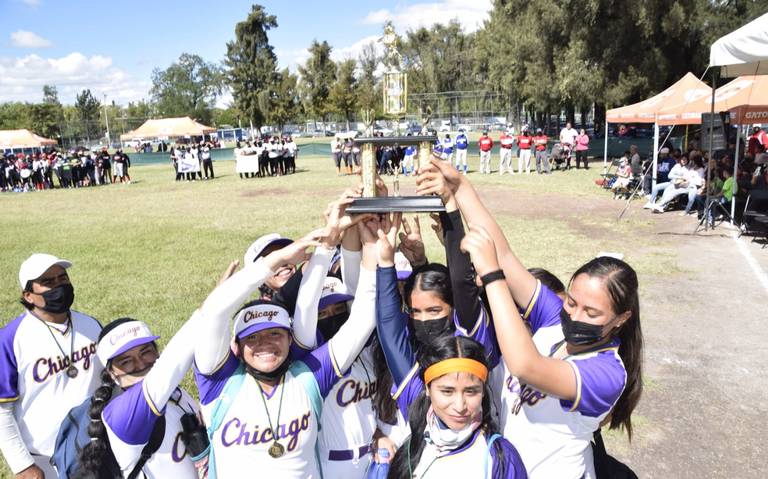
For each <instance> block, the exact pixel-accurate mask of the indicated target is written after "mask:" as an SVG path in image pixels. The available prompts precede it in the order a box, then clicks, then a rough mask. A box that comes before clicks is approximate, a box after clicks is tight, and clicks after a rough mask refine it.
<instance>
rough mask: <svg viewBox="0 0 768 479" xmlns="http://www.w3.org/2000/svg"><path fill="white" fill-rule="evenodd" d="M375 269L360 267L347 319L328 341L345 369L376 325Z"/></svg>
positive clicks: (358, 352) (336, 359)
mask: <svg viewBox="0 0 768 479" xmlns="http://www.w3.org/2000/svg"><path fill="white" fill-rule="evenodd" d="M375 314H376V271H368V270H367V269H365V268H361V269H360V284H358V286H357V291H356V293H355V300H354V301H353V302H352V310H351V311H350V312H349V319H347V321H346V322H345V323H344V325H342V326H341V328H339V331H338V332H337V333H336V334H335V335H334V336H333V337H332V338H331V340H330V341H329V345H328V347H329V350H330V352H331V354H332V355H333V359H334V360H335V361H336V364H337V365H338V366H339V371H346V370H347V369H349V367H350V366H351V365H352V362H353V361H354V360H355V358H356V357H357V356H358V355H359V354H360V351H362V350H363V346H365V343H366V342H367V341H368V337H369V336H370V335H371V333H372V332H373V329H374V328H375V326H376V316H375Z"/></svg>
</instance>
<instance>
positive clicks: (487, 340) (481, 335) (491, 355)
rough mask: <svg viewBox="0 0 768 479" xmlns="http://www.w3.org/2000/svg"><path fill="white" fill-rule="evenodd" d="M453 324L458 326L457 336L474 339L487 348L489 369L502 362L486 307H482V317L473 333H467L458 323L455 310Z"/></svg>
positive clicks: (486, 357) (476, 323) (477, 321)
mask: <svg viewBox="0 0 768 479" xmlns="http://www.w3.org/2000/svg"><path fill="white" fill-rule="evenodd" d="M453 322H454V325H455V326H456V333H455V335H456V336H466V337H468V338H470V339H474V340H475V341H477V342H478V343H480V344H482V345H483V348H485V359H486V360H487V361H488V369H489V370H491V369H493V368H495V367H496V365H498V364H499V361H500V360H501V351H500V350H499V343H498V341H497V340H496V330H495V329H494V328H492V327H491V326H492V325H491V318H490V316H489V315H488V314H487V313H486V311H485V307H484V306H482V305H481V306H480V315H479V317H478V318H477V319H476V322H475V325H474V327H473V329H472V331H465V330H464V329H463V328H461V325H460V324H459V323H458V318H457V317H456V313H455V310H454V315H453Z"/></svg>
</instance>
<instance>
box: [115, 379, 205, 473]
mask: <svg viewBox="0 0 768 479" xmlns="http://www.w3.org/2000/svg"><path fill="white" fill-rule="evenodd" d="M144 384H145V383H144V382H143V381H142V382H140V383H137V384H134V385H133V386H131V387H130V388H128V389H127V390H125V391H124V392H123V393H122V394H120V395H119V396H117V397H113V398H112V400H111V401H110V402H109V404H108V405H107V407H106V408H105V409H104V413H103V414H102V418H103V420H104V425H105V426H106V429H107V435H108V436H109V444H110V446H111V447H112V452H113V453H114V454H115V458H116V459H117V463H118V464H119V465H120V469H122V471H123V474H124V475H125V476H126V477H128V474H130V472H131V471H132V470H133V468H134V467H135V466H136V463H137V462H138V460H139V456H140V455H141V451H142V449H144V446H145V445H146V444H147V442H148V441H149V438H150V436H151V435H152V429H153V428H154V426H155V423H156V421H157V418H158V417H159V414H158V413H161V414H164V415H165V436H164V437H163V442H162V443H161V444H160V447H159V448H158V450H157V451H156V452H155V453H154V454H152V457H150V458H149V460H148V461H147V463H146V464H145V465H144V467H143V468H142V472H143V473H144V477H145V478H146V479H163V478H169V477H171V478H173V479H197V477H198V476H197V471H196V470H195V466H194V464H193V463H192V461H191V460H190V458H189V456H187V451H186V448H185V447H184V443H183V442H182V441H181V433H182V429H181V416H183V415H184V414H185V413H194V414H198V413H199V409H198V406H197V402H196V401H195V400H194V399H192V397H191V396H190V395H189V394H188V393H187V392H186V391H184V390H182V389H177V390H176V392H175V393H174V394H172V395H171V399H169V400H168V403H167V404H166V406H165V410H164V411H162V412H161V411H155V409H154V406H152V405H151V404H149V401H148V400H147V399H146V397H147V395H146V394H145V392H144Z"/></svg>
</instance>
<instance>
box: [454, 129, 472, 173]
mask: <svg viewBox="0 0 768 479" xmlns="http://www.w3.org/2000/svg"><path fill="white" fill-rule="evenodd" d="M468 146H469V140H468V139H467V135H466V134H465V133H464V129H463V128H462V129H460V130H459V135H458V136H457V137H456V169H457V170H459V171H463V172H464V174H465V175H466V174H467V147H468ZM462 168H463V170H462Z"/></svg>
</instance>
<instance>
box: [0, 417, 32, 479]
mask: <svg viewBox="0 0 768 479" xmlns="http://www.w3.org/2000/svg"><path fill="white" fill-rule="evenodd" d="M0 450H1V451H2V452H3V457H4V458H5V461H6V462H7V463H8V467H10V468H11V472H13V473H14V474H18V473H20V472H21V471H23V470H24V469H26V468H28V467H29V466H31V465H32V464H34V463H35V461H34V459H32V456H31V455H30V454H29V450H28V449H27V445H26V444H24V441H23V440H22V439H21V433H20V432H19V425H18V424H17V423H16V418H15V417H14V416H13V403H12V402H10V403H0Z"/></svg>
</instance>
